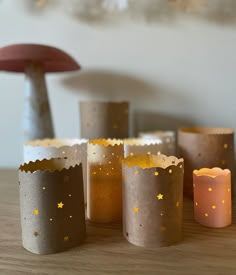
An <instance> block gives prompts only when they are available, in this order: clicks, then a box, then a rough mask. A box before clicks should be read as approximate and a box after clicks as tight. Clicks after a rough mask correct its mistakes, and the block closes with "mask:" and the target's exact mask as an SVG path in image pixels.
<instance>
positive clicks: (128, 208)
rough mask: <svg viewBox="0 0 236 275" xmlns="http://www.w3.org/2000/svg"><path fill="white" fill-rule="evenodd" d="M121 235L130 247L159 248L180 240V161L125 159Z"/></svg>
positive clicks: (149, 157) (157, 157) (146, 157)
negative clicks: (131, 245)
mask: <svg viewBox="0 0 236 275" xmlns="http://www.w3.org/2000/svg"><path fill="white" fill-rule="evenodd" d="M122 172H123V186H122V188H123V234H124V236H125V238H126V239H127V240H128V241H129V242H130V243H132V244H135V245H138V246H143V247H162V246H168V245H172V244H175V243H178V242H180V241H181V240H182V237H183V235H182V215H183V172H184V167H183V159H177V158H176V157H167V156H164V155H142V156H141V155H137V156H130V157H127V158H125V159H124V161H123V165H122Z"/></svg>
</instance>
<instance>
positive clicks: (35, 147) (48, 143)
mask: <svg viewBox="0 0 236 275" xmlns="http://www.w3.org/2000/svg"><path fill="white" fill-rule="evenodd" d="M51 158H67V159H74V160H76V161H77V162H81V163H82V168H83V182H84V201H85V203H86V201H87V140H86V139H68V138H67V139H38V140H32V141H29V142H27V143H25V144H24V162H26V163H27V162H30V161H36V160H43V159H51Z"/></svg>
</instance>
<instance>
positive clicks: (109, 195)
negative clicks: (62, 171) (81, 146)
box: [87, 139, 124, 223]
mask: <svg viewBox="0 0 236 275" xmlns="http://www.w3.org/2000/svg"><path fill="white" fill-rule="evenodd" d="M123 156H124V147H123V142H122V141H121V140H111V139H98V140H90V141H89V142H88V157H87V159H88V189H87V215H88V219H89V220H90V221H92V222H98V223H119V222H121V220H122V171H121V160H122V159H123Z"/></svg>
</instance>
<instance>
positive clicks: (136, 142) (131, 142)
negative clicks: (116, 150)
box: [124, 138, 162, 157]
mask: <svg viewBox="0 0 236 275" xmlns="http://www.w3.org/2000/svg"><path fill="white" fill-rule="evenodd" d="M161 152H162V142H161V140H160V139H157V138H156V139H150V140H145V139H143V138H128V139H124V157H128V156H134V155H145V154H148V155H151V154H153V155H158V154H161Z"/></svg>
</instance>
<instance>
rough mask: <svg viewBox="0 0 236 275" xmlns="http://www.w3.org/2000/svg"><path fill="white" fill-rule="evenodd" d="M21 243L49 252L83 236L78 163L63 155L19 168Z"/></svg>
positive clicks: (33, 248) (63, 248)
mask: <svg viewBox="0 0 236 275" xmlns="http://www.w3.org/2000/svg"><path fill="white" fill-rule="evenodd" d="M19 189H20V212H21V228H22V243H23V247H24V248H25V249H27V250H28V251H30V252H32V253H36V254H52V253H57V252H60V251H64V250H67V249H69V248H71V247H74V246H78V245H79V244H81V243H82V242H83V241H84V239H85V210H84V194H83V176H82V165H81V163H78V164H77V163H76V162H75V161H71V160H65V159H50V160H46V159H44V160H42V161H39V160H37V161H36V162H29V163H27V164H23V165H21V166H20V168H19Z"/></svg>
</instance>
